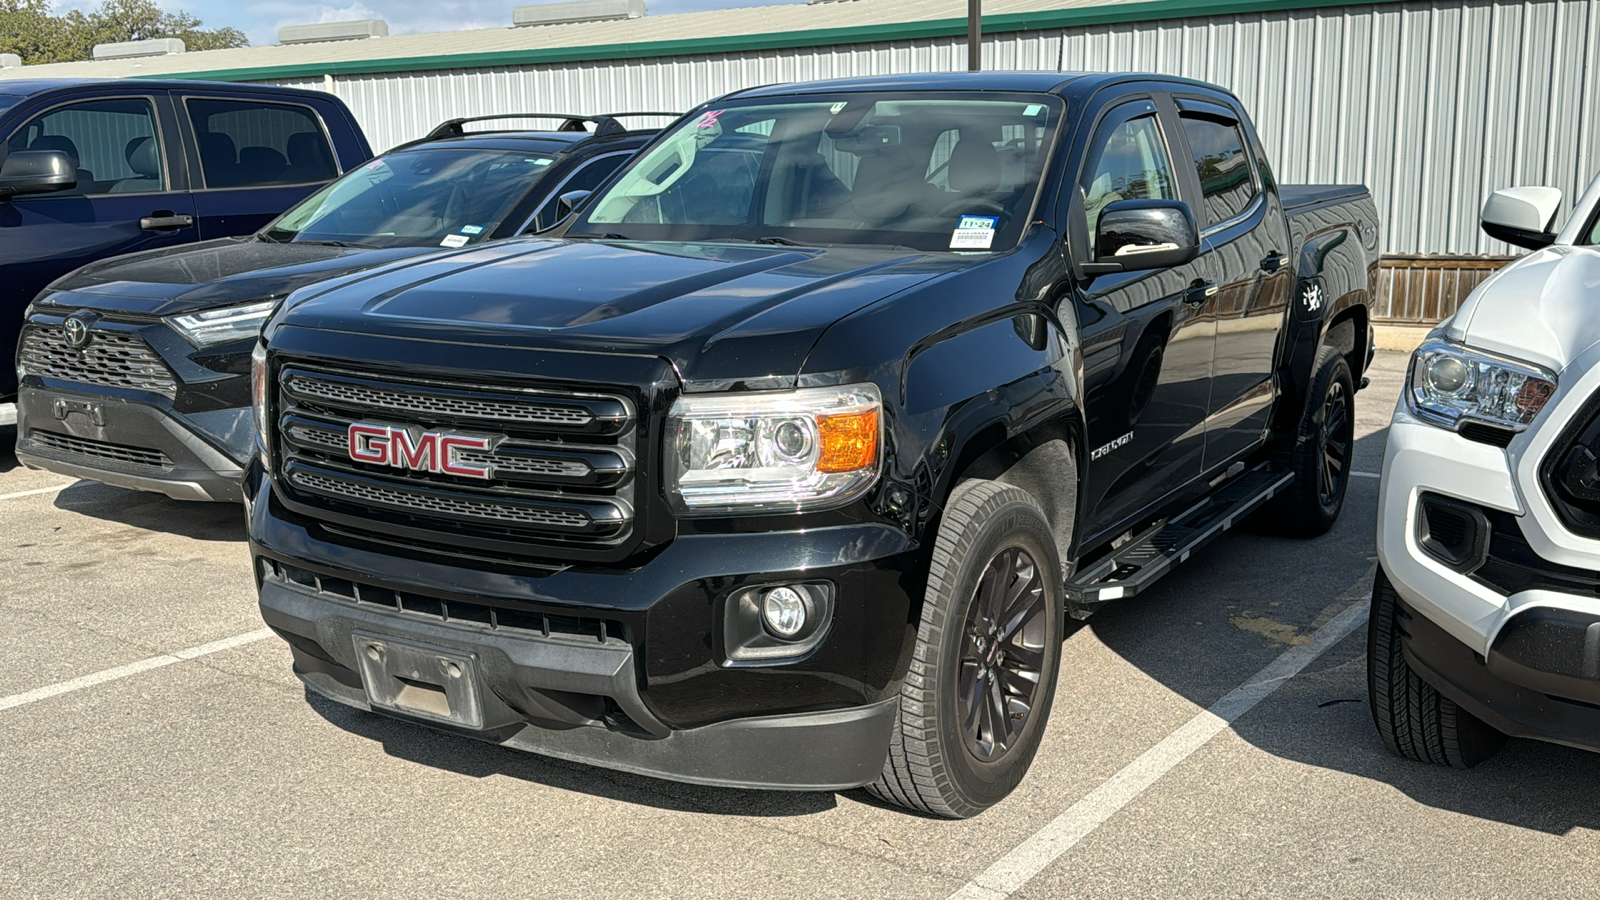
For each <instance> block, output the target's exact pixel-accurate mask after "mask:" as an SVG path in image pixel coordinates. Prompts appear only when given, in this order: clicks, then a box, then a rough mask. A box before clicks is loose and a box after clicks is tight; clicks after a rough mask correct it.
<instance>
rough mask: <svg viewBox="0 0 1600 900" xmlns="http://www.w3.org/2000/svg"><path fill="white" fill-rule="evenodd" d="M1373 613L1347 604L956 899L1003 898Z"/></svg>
mask: <svg viewBox="0 0 1600 900" xmlns="http://www.w3.org/2000/svg"><path fill="white" fill-rule="evenodd" d="M1366 620H1367V602H1366V601H1365V600H1360V601H1357V602H1355V603H1353V604H1351V605H1350V606H1347V607H1345V608H1344V609H1343V610H1341V611H1340V612H1339V614H1338V615H1336V616H1334V617H1333V618H1332V619H1331V620H1329V621H1328V623H1327V624H1325V625H1323V626H1322V627H1321V628H1319V629H1317V631H1316V633H1315V634H1313V635H1312V636H1311V640H1310V641H1308V642H1306V643H1304V644H1301V645H1300V646H1298V647H1293V648H1291V649H1290V650H1289V651H1288V652H1286V653H1284V654H1283V655H1282V656H1280V657H1278V658H1277V659H1275V660H1273V661H1272V662H1271V663H1269V664H1268V665H1267V667H1266V668H1264V669H1262V670H1261V671H1259V672H1257V673H1256V674H1255V675H1253V676H1251V677H1250V680H1249V681H1246V682H1245V683H1244V684H1242V685H1240V686H1239V687H1237V688H1234V689H1233V690H1232V691H1231V692H1229V693H1228V695H1227V696H1226V697H1223V698H1222V699H1221V700H1218V701H1217V702H1216V703H1214V704H1212V705H1211V708H1210V709H1207V710H1205V711H1203V712H1200V713H1197V714H1196V715H1195V717H1194V718H1192V719H1190V720H1189V721H1188V722H1185V723H1184V724H1183V725H1182V726H1181V727H1179V728H1178V730H1177V731H1174V732H1173V733H1172V734H1170V735H1168V736H1167V737H1166V739H1165V740H1163V741H1162V742H1161V743H1159V744H1156V745H1155V746H1154V747H1151V748H1150V749H1149V750H1146V751H1145V752H1144V753H1143V754H1142V755H1141V756H1140V757H1139V758H1138V759H1136V760H1134V761H1133V762H1131V763H1129V764H1128V765H1127V766H1125V767H1124V768H1123V769H1122V770H1121V771H1120V772H1118V773H1117V774H1115V775H1112V776H1111V777H1110V778H1109V779H1107V780H1106V781H1105V782H1104V783H1102V784H1101V785H1100V786H1099V787H1097V788H1095V789H1094V790H1093V791H1090V792H1089V794H1088V795H1087V796H1085V797H1084V798H1083V799H1082V800H1079V801H1078V802H1077V803H1074V804H1072V806H1070V807H1068V808H1067V811H1066V812H1064V813H1062V814H1061V815H1059V816H1057V817H1056V818H1055V819H1053V820H1052V821H1051V822H1050V823H1049V824H1047V825H1045V826H1044V827H1043V828H1041V829H1039V830H1038V831H1036V832H1034V834H1033V836H1032V837H1030V838H1028V839H1027V840H1025V841H1023V842H1022V843H1021V844H1019V845H1017V846H1016V848H1014V849H1013V850H1012V851H1011V852H1010V853H1007V854H1006V855H1005V856H1002V857H1001V858H1000V859H999V860H998V861H996V862H995V864H994V865H992V866H990V867H989V868H987V869H985V870H984V871H983V872H982V873H980V874H979V875H978V876H977V877H975V878H973V879H972V880H971V881H969V882H967V883H966V884H965V885H964V886H963V887H962V888H961V889H960V890H958V891H956V892H955V893H954V894H951V895H950V900H1001V898H1004V897H1009V896H1010V895H1011V894H1012V893H1014V892H1015V891H1016V890H1017V889H1018V888H1020V887H1022V886H1023V885H1024V884H1027V883H1028V881H1029V880H1030V879H1032V878H1033V876H1035V875H1037V874H1039V873H1040V872H1042V871H1044V868H1045V867H1046V866H1048V865H1050V864H1051V863H1052V862H1054V861H1055V860H1056V859H1057V858H1058V857H1060V856H1061V854H1063V853H1066V852H1067V851H1068V850H1071V849H1072V848H1073V847H1075V846H1077V844H1078V842H1079V841H1081V840H1083V839H1084V838H1086V837H1088V836H1089V835H1090V834H1093V833H1094V831H1095V829H1097V828H1099V827H1100V826H1101V825H1102V824H1104V823H1105V822H1106V820H1107V819H1110V818H1111V817H1112V816H1114V815H1116V813H1117V811H1118V810H1120V809H1122V808H1123V807H1124V806H1127V805H1128V804H1129V803H1132V802H1133V801H1134V800H1136V799H1138V797H1139V795H1140V794H1143V793H1144V792H1145V790H1147V789H1148V788H1149V787H1150V786H1151V785H1153V784H1155V783H1156V782H1157V781H1160V780H1161V777H1162V776H1164V775H1166V774H1167V773H1168V772H1170V771H1172V769H1173V767H1175V766H1177V765H1178V764H1179V763H1181V762H1183V761H1184V760H1185V759H1188V758H1189V756H1190V755H1192V754H1193V753H1194V752H1195V751H1196V750H1199V749H1200V748H1201V747H1203V746H1205V744H1206V742H1207V741H1209V740H1211V739H1212V738H1213V737H1216V736H1217V734H1218V733H1219V732H1221V731H1222V730H1223V729H1225V728H1227V727H1228V726H1229V725H1231V724H1233V722H1234V721H1235V720H1236V719H1238V718H1239V717H1240V716H1242V715H1244V714H1245V713H1247V712H1249V711H1250V710H1251V708H1253V707H1254V706H1255V705H1256V704H1257V703H1260V702H1261V701H1262V700H1265V699H1266V698H1267V697H1268V696H1270V695H1271V694H1272V692H1273V691H1276V690H1277V689H1278V688H1280V687H1282V686H1283V685H1284V683H1285V682H1287V681H1288V680H1289V679H1290V678H1293V677H1294V676H1295V675H1297V674H1298V673H1299V672H1300V670H1302V669H1304V668H1305V667H1306V666H1308V665H1310V664H1311V663H1312V662H1313V661H1314V660H1316V658H1317V657H1319V656H1321V655H1322V654H1324V653H1326V652H1327V651H1328V650H1329V649H1330V648H1332V647H1333V646H1334V645H1335V644H1337V643H1339V642H1340V641H1342V640H1344V639H1345V637H1347V636H1348V635H1349V634H1350V632H1352V631H1355V630H1356V628H1357V627H1359V626H1360V625H1361V623H1363V622H1365V621H1366Z"/></svg>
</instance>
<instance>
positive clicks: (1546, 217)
mask: <svg viewBox="0 0 1600 900" xmlns="http://www.w3.org/2000/svg"><path fill="white" fill-rule="evenodd" d="M1560 208H1561V191H1560V190H1559V189H1557V188H1553V187H1512V188H1502V189H1500V190H1498V191H1495V192H1494V193H1492V194H1490V195H1489V201H1488V202H1487V203H1485V204H1483V216H1482V219H1481V222H1482V224H1483V231H1484V233H1485V234H1487V235H1489V236H1490V237H1492V238H1498V239H1499V240H1502V241H1505V242H1506V243H1508V244H1511V245H1514V246H1517V247H1523V248H1526V249H1528V250H1543V249H1544V248H1545V247H1548V246H1550V245H1551V244H1553V243H1555V241H1556V212H1557V211H1558V210H1559V209H1560Z"/></svg>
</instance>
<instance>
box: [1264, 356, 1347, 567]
mask: <svg viewBox="0 0 1600 900" xmlns="http://www.w3.org/2000/svg"><path fill="white" fill-rule="evenodd" d="M1355 396H1356V390H1355V382H1354V379H1352V378H1351V376H1350V363H1349V362H1347V361H1346V360H1345V358H1344V354H1342V353H1340V352H1339V351H1338V349H1336V348H1334V347H1329V346H1323V347H1322V349H1321V350H1318V351H1317V361H1316V365H1315V367H1314V368H1313V370H1312V374H1311V383H1310V384H1309V385H1307V387H1306V406H1305V411H1304V412H1303V413H1302V414H1301V417H1300V428H1299V430H1298V431H1297V432H1296V434H1295V439H1294V448H1293V450H1291V451H1290V453H1289V460H1288V462H1289V468H1290V469H1291V470H1292V471H1293V472H1294V482H1293V483H1292V484H1290V485H1289V487H1288V488H1286V489H1285V490H1284V492H1283V493H1281V494H1279V495H1278V496H1277V497H1275V498H1273V503H1272V506H1271V507H1270V509H1271V511H1272V512H1271V515H1272V517H1273V518H1274V519H1275V520H1276V524H1277V530H1278V531H1280V532H1282V533H1285V534H1289V535H1293V536H1294V537H1305V538H1311V537H1317V536H1319V535H1322V534H1326V533H1327V532H1328V529H1330V528H1332V527H1333V523H1334V522H1336V521H1338V520H1339V511H1340V510H1341V509H1343V508H1344V495H1345V490H1346V489H1347V488H1348V487H1349V486H1350V462H1351V457H1352V456H1353V455H1354V452H1353V451H1354V449H1355Z"/></svg>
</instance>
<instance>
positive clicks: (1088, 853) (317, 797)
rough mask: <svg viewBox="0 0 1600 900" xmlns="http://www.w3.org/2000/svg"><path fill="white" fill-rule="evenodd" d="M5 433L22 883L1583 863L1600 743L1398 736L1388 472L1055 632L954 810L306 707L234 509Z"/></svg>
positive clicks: (1157, 879)
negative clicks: (670, 768)
mask: <svg viewBox="0 0 1600 900" xmlns="http://www.w3.org/2000/svg"><path fill="white" fill-rule="evenodd" d="M1404 365H1405V358H1404V357H1403V356H1400V355H1397V354H1383V355H1380V357H1379V360H1378V362H1377V365H1376V370H1375V371H1374V372H1373V384H1372V387H1371V388H1370V389H1369V390H1368V391H1366V392H1364V393H1363V394H1362V395H1361V396H1360V399H1359V402H1358V412H1359V420H1358V436H1359V441H1358V449H1357V465H1356V469H1357V470H1358V471H1361V472H1365V473H1376V472H1377V471H1378V469H1379V467H1380V463H1381V459H1382V454H1383V441H1384V428H1385V426H1386V424H1387V422H1388V418H1389V413H1390V410H1391V409H1392V406H1393V403H1394V401H1395V397H1396V396H1397V393H1398V391H1399V383H1400V377H1401V375H1402V374H1403V372H1404ZM14 440H15V431H14V429H13V428H0V442H3V444H4V447H5V448H6V449H5V450H0V660H3V661H4V662H5V666H4V669H3V672H4V681H3V684H0V785H3V789H0V845H3V846H4V848H5V852H4V856H5V862H4V864H3V865H0V895H3V896H6V897H13V896H15V897H32V896H38V897H52V898H54V897H91V896H92V897H106V896H111V897H123V896H136V897H147V896H148V897H157V896H217V895H220V896H233V897H241V896H242V897H277V896H356V895H368V896H397V897H409V896H419V897H420V896H435V897H436V896H459V897H507V896H530V897H533V896H552V897H557V896H559V897H613V896H650V897H656V896H660V897H680V896H713V895H715V896H723V897H818V896H825V897H946V896H949V895H951V894H952V893H956V892H963V893H962V896H966V897H1000V896H1005V895H1007V894H1010V895H1012V896H1016V897H1041V898H1042V897H1069V896H1071V897H1079V896H1083V897H1099V896H1115V897H1141V898H1143V897H1171V896H1200V895H1207V896H1210V895H1225V896H1386V897H1397V896H1448V897H1477V896H1483V897H1490V896H1494V897H1505V896H1546V897H1547V896H1572V895H1579V894H1583V893H1586V892H1588V891H1590V890H1592V885H1593V883H1594V874H1593V860H1594V859H1596V858H1597V855H1600V838H1597V835H1596V828H1597V827H1600V755H1594V754H1588V753H1584V752H1581V751H1578V750H1572V749H1567V748H1563V747H1556V746H1551V745H1546V744H1539V743H1533V742H1524V741H1512V742H1510V743H1509V744H1508V745H1507V748H1506V750H1505V751H1504V752H1503V753H1502V754H1501V755H1500V756H1499V757H1497V758H1495V759H1494V760H1492V761H1490V762H1489V763H1487V764H1485V765H1484V766H1482V767H1480V768H1479V769H1477V770H1475V771H1472V772H1467V773H1463V772H1454V771H1445V770H1436V769H1432V768H1428V767H1425V766H1422V765H1419V764H1415V763H1408V762H1404V761H1401V760H1399V759H1396V758H1393V757H1391V756H1389V755H1388V753H1387V752H1386V751H1385V750H1384V749H1383V746H1382V745H1381V743H1380V742H1379V740H1378V737H1377V734H1376V732H1375V731H1374V729H1373V727H1372V722H1371V719H1370V715H1369V712H1368V708H1367V703H1366V689H1365V668H1364V666H1365V663H1364V638H1365V627H1364V622H1363V620H1362V619H1361V616H1362V615H1364V609H1365V604H1364V600H1365V597H1366V595H1367V593H1368V589H1369V587H1370V585H1371V580H1372V572H1373V567H1374V565H1375V555H1374V550H1373V518H1374V515H1375V511H1376V506H1377V487H1378V481H1377V479H1376V478H1375V477H1365V476H1363V477H1357V478H1356V479H1354V481H1353V483H1352V485H1351V489H1350V496H1349V501H1348V504H1347V506H1346V508H1345V512H1344V516H1343V518H1342V519H1341V521H1340V522H1339V525H1338V526H1337V528H1336V529H1335V530H1334V531H1333V533H1331V534H1330V535H1328V536H1326V537H1323V538H1321V539H1318V540H1315V541H1310V542H1301V541H1296V540H1291V539H1287V538H1281V537H1277V536H1274V535H1272V534H1269V533H1265V532H1263V531H1261V530H1259V529H1251V528H1248V527H1247V528H1243V529H1240V530H1237V531H1235V532H1234V533H1231V534H1229V535H1227V536H1225V537H1223V538H1222V539H1221V540H1219V541H1218V542H1217V543H1216V544H1214V545H1213V546H1212V547H1211V548H1210V549H1209V550H1208V551H1206V552H1204V553H1202V554H1200V555H1198V556H1197V557H1196V558H1195V559H1193V560H1191V561H1190V562H1188V563H1187V564H1185V565H1184V566H1183V567H1181V568H1180V569H1178V570H1177V571H1176V572H1174V573H1173V574H1172V575H1170V576H1168V577H1167V578H1166V579H1165V580H1164V581H1163V582H1162V583H1161V584H1160V585H1158V586H1157V587H1156V588H1154V589H1153V590H1151V591H1149V592H1147V593H1145V594H1143V595H1141V596H1139V597H1138V598H1135V599H1133V600H1131V601H1128V602H1125V603H1123V604H1121V605H1116V604H1113V605H1112V606H1110V607H1108V608H1107V609H1105V610H1104V611H1102V612H1100V613H1098V614H1097V615H1096V616H1095V617H1094V618H1093V619H1091V620H1090V621H1089V622H1088V623H1085V624H1083V625H1081V626H1070V627H1069V635H1068V637H1067V641H1066V646H1065V651H1064V657H1063V663H1062V675H1061V682H1060V685H1059V687H1058V689H1057V694H1056V706H1055V711H1054V713H1053V715H1052V718H1051V721H1050V726H1049V732H1048V734H1047V736H1046V738H1045V744H1044V747H1043V749H1042V750H1041V752H1040V755H1039V757H1038V759H1037V761H1036V762H1035V763H1034V766H1033V770H1032V772H1031V774H1030V775H1029V777H1028V779H1027V781H1025V782H1024V784H1023V786H1022V788H1021V789H1020V790H1019V791H1018V792H1017V793H1016V794H1015V795H1014V796H1013V797H1012V798H1010V799H1009V800H1007V801H1006V802H1005V803H1003V804H1001V805H1000V806H998V807H996V808H994V809H993V810H991V811H989V812H988V813H986V814H984V815H982V816H980V817H978V818H976V819H973V820H970V821H965V822H946V821H938V820H931V819H925V818H919V817H915V816H911V815H907V814H905V813H903V812H900V811H897V810H894V809H891V808H887V807H884V806H881V805H878V804H876V803H875V802H873V801H872V800H870V799H869V798H868V797H867V796H866V795H865V794H864V793H862V792H859V791H854V792H847V793H843V794H837V795H835V794H779V793H755V792H743V791H732V790H717V789H709V788H700V787H692V786H686V785H679V784H674V783H669V782H662V781H656V780H652V779H648V778H642V777H634V776H629V775H620V774H617V773H612V772H607V771H603V770H600V769H594V768H588V767H584V766H578V765H573V764H568V763H564V762H558V761H554V760H549V759H545V758H541V757H537V756H530V755H525V754H521V753H517V752H513V751H509V750H503V749H500V748H497V747H492V746H488V745H483V744H479V743H475V742H472V741H468V740H464V739H459V738H455V737H450V736H444V735H440V734H435V733H432V732H429V731H426V730H423V729H421V728H418V727H415V726H411V725H408V724H404V723H400V722H396V721H391V720H387V719H383V718H379V717H377V716H373V715H369V714H364V713H358V712H355V711H352V710H348V709H345V708H343V707H338V706H335V705H333V704H330V703H327V702H323V701H321V700H315V701H311V702H307V699H306V696H305V692H304V691H303V690H302V689H301V687H300V685H299V683H298V682H297V681H296V680H295V678H294V677H293V676H292V675H291V674H290V671H289V654H288V651H287V649H286V648H285V647H284V646H283V645H282V644H281V643H279V642H278V641H277V640H276V639H275V638H264V635H263V632H262V631H261V623H260V620H259V618H258V616H257V613H256V608H255V595H254V590H253V588H252V584H251V578H250V569H249V565H248V553H247V551H246V548H245V545H244V527H243V521H242V515H241V513H240V511H239V510H238V509H237V508H235V507H232V506H216V505H193V504H184V503H179V502H175V501H171V500H167V499H165V498H162V497H159V496H157V495H153V494H140V493H135V492H131V491H125V490H120V489H116V488H110V487H105V486H102V485H98V484H93V483H88V482H80V483H76V484H70V483H65V479H63V478H61V477H59V476H55V475H51V474H48V473H42V472H34V471H29V470H27V469H24V468H20V467H19V466H17V463H16V460H15V459H14V458H13V457H12V456H11V455H10V451H9V448H10V446H11V444H12V442H13V441H14ZM1296 666H1300V667H1301V668H1299V669H1298V672H1297V674H1293V677H1289V678H1287V679H1284V678H1281V677H1280V676H1283V675H1286V674H1289V673H1291V672H1295V671H1296V669H1295V667H1296ZM1241 686H1243V687H1242V688H1241ZM1251 701H1258V702H1256V703H1255V704H1254V705H1253V706H1252V705H1251ZM1208 710H1209V711H1208ZM1584 884H1589V885H1591V888H1588V889H1585V888H1583V887H1582V885H1584Z"/></svg>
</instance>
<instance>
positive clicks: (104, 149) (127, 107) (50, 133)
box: [6, 97, 167, 197]
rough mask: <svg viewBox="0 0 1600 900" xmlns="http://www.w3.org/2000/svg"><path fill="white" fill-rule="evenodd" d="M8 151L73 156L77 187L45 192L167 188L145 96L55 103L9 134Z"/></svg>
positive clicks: (152, 112) (153, 120)
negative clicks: (54, 152) (55, 152)
mask: <svg viewBox="0 0 1600 900" xmlns="http://www.w3.org/2000/svg"><path fill="white" fill-rule="evenodd" d="M6 150H7V152H15V151H18V150H59V151H61V152H63V153H65V154H66V155H67V157H68V158H69V159H71V160H72V164H73V165H74V166H75V167H76V168H77V170H78V185H77V187H75V188H73V189H71V190H68V191H59V192H56V193H53V194H49V195H46V196H52V197H60V196H63V195H68V196H71V195H79V196H82V195H96V194H130V193H150V192H159V191H163V190H165V189H166V186H167V180H166V167H165V166H164V165H163V160H164V159H165V157H166V153H165V148H164V147H163V145H162V142H161V135H160V133H159V131H158V130H157V129H156V116H155V107H154V105H152V104H151V102H150V100H149V99H147V98H144V97H130V98H119V99H114V100H90V101H86V102H84V103H74V104H71V105H69V106H59V107H56V108H55V109H52V110H49V111H48V112H44V113H41V114H39V115H38V116H35V117H34V118H33V119H32V120H30V121H29V122H28V123H27V124H26V125H23V126H22V127H21V128H19V129H17V130H16V131H15V132H13V133H12V134H11V136H10V137H9V138H7V140H6Z"/></svg>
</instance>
